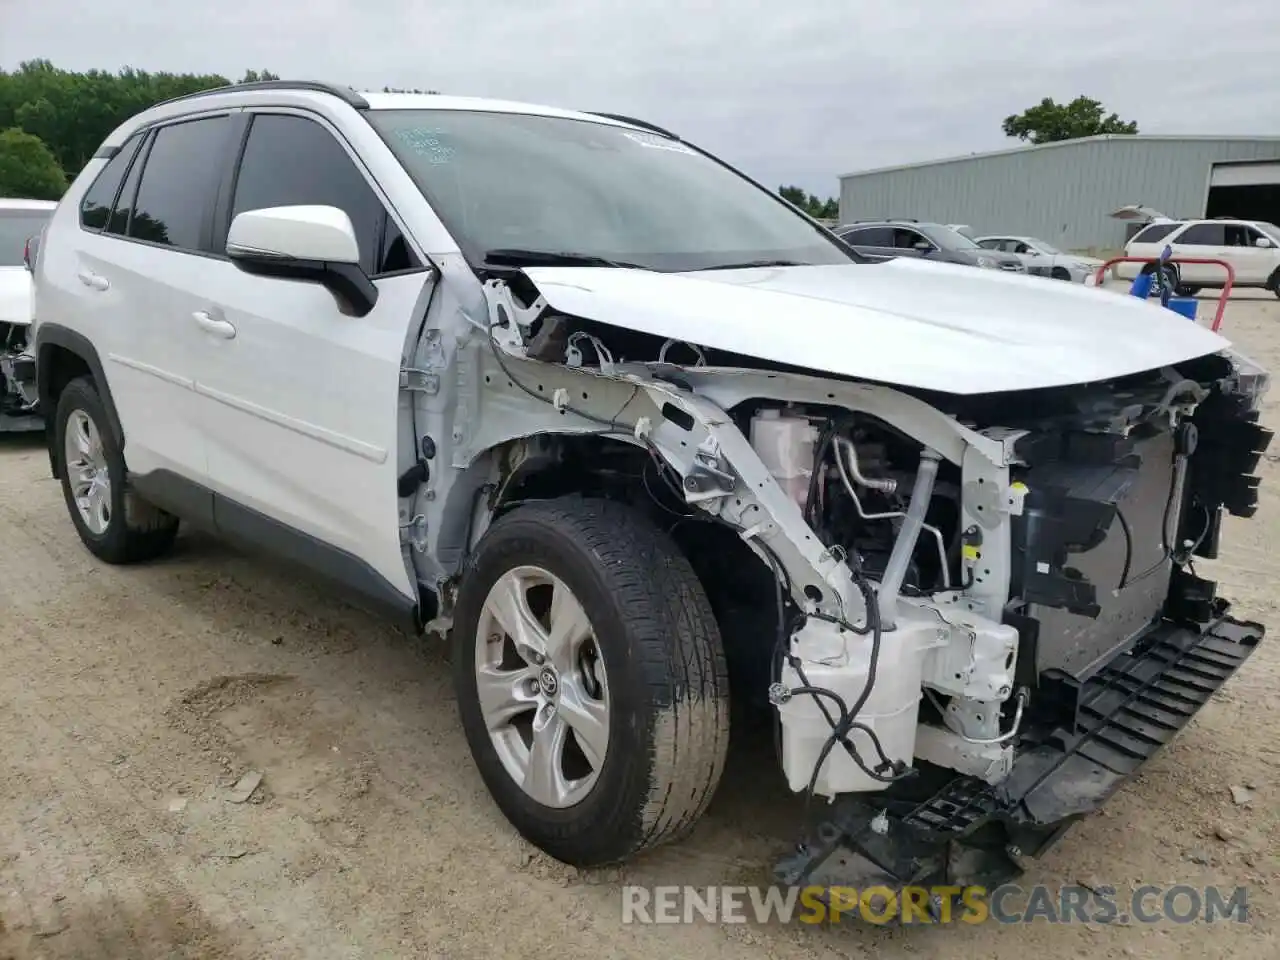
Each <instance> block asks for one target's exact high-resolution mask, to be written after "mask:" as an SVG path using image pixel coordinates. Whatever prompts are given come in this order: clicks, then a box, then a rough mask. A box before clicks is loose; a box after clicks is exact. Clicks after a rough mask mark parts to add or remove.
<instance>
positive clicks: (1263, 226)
mask: <svg viewBox="0 0 1280 960" xmlns="http://www.w3.org/2000/svg"><path fill="white" fill-rule="evenodd" d="M1253 225H1254V226H1255V227H1257V228H1258V229H1259V230H1261V231H1262V232H1263V233H1265V234H1266V235H1267V236H1269V237H1270V238H1271V239H1272V240H1274V241H1275V242H1276V243H1280V227H1277V226H1276V225H1275V224H1274V223H1270V222H1269V221H1266V220H1255V221H1254V224H1253Z"/></svg>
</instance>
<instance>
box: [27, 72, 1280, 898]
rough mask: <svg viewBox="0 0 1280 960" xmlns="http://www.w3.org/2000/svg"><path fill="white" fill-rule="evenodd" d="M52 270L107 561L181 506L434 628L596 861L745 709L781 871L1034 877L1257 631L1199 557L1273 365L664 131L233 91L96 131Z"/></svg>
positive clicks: (401, 100) (462, 703) (513, 778)
mask: <svg viewBox="0 0 1280 960" xmlns="http://www.w3.org/2000/svg"><path fill="white" fill-rule="evenodd" d="M35 269H36V275H35V284H36V288H35V314H36V318H35V319H36V322H35V332H34V335H33V336H32V338H31V342H32V349H33V350H34V354H35V360H36V362H35V368H36V370H35V376H36V379H37V384H36V387H37V396H38V401H39V407H40V410H41V411H42V412H43V413H44V414H45V415H46V417H47V420H48V423H49V439H50V443H49V456H50V465H51V468H52V470H53V472H54V474H55V475H56V476H57V477H58V478H59V479H60V480H61V483H62V489H63V492H64V495H65V498H66V503H67V506H68V508H69V514H70V519H71V522H72V523H73V524H74V525H75V529H76V531H77V532H78V534H79V536H80V538H81V539H82V540H83V542H84V544H85V546H86V547H87V548H88V549H89V550H90V551H92V552H93V553H94V554H96V555H97V556H98V557H100V558H101V559H102V560H104V561H106V562H108V563H128V562H133V561H143V560H147V559H149V558H154V557H157V556H158V555H160V554H162V553H164V552H165V551H166V550H167V549H169V547H170V546H171V544H172V543H173V541H174V536H175V533H176V531H177V529H178V525H179V523H180V522H188V523H190V524H193V525H196V526H203V527H206V528H209V529H211V530H213V531H215V532H216V533H218V534H220V535H222V536H225V537H226V538H228V539H230V540H232V541H236V542H239V543H241V544H245V545H248V546H250V547H253V548H261V549H264V550H267V551H273V552H275V553H277V554H280V555H283V556H284V557H287V558H290V559H292V560H294V561H296V562H297V563H298V564H301V565H303V566H306V567H309V568H310V569H312V570H313V571H315V572H316V573H317V574H320V575H323V576H325V577H328V578H330V579H332V580H333V581H335V582H336V583H338V584H341V585H343V586H345V587H346V588H348V589H349V590H350V592H351V596H353V597H357V598H360V599H361V600H362V601H363V602H366V603H368V604H370V605H372V606H376V607H378V608H380V609H382V610H384V611H386V612H387V613H388V615H389V616H390V617H392V618H394V619H395V620H396V621H398V622H399V623H401V624H404V625H406V626H407V627H409V628H410V629H413V630H419V631H424V632H432V633H440V634H443V635H449V636H451V642H452V645H453V660H452V662H453V666H454V669H455V671H456V676H455V682H456V686H457V698H458V706H459V711H460V714H461V724H462V728H463V730H464V731H465V735H466V738H467V740H468V742H469V744H470V747H471V750H472V753H473V756H474V758H475V762H476V763H477V765H478V768H479V771H480V773H481V775H482V777H483V779H484V782H485V783H486V785H487V786H488V788H489V790H490V792H491V794H492V796H493V797H494V798H495V800H496V803H497V806H498V807H499V808H500V809H501V811H502V813H503V814H505V816H506V817H507V818H508V819H509V820H510V821H511V822H512V823H513V824H514V825H515V827H516V828H517V829H518V830H519V831H520V832H521V833H522V834H523V835H524V836H526V837H527V838H529V839H530V840H531V841H532V842H533V843H535V844H537V845H538V846H539V847H541V848H542V849H543V850H545V851H547V852H548V853H549V854H551V855H552V856H554V857H557V858H559V859H561V860H563V861H567V862H569V863H573V864H579V865H589V864H601V863H608V862H618V861H620V860H624V859H626V858H628V857H630V856H632V855H634V854H636V853H637V852H638V851H641V850H642V849H645V848H648V847H651V846H653V845H655V844H658V843H660V842H663V841H667V840H670V839H672V838H675V837H678V836H681V835H683V834H685V833H686V832H687V831H689V830H690V829H691V828H692V827H693V825H694V823H695V821H697V820H698V818H699V816H700V815H701V814H702V813H703V811H704V809H705V808H706V806H707V804H708V801H709V799H710V798H711V796H712V793H713V791H714V790H715V788H716V785H717V782H718V780H719V779H720V776H721V771H722V767H723V764H724V761H725V754H726V749H727V746H728V741H729V727H730V715H731V711H730V706H731V701H732V703H733V705H734V706H735V708H737V707H741V709H742V711H743V715H746V716H750V715H751V712H752V710H753V709H754V710H756V711H758V712H757V713H756V714H755V715H756V716H764V717H766V718H767V719H768V722H769V724H770V725H771V726H772V728H773V734H774V736H775V738H776V740H775V745H776V751H777V762H778V765H779V768H780V775H781V776H782V777H783V778H784V779H785V781H786V783H787V784H788V785H789V786H790V788H791V789H792V790H793V791H795V792H796V793H798V794H803V795H804V796H805V798H806V802H805V803H804V804H802V805H797V811H799V810H800V808H801V807H803V810H804V814H803V815H801V814H800V813H799V812H797V819H798V820H799V819H803V820H804V822H802V823H801V822H798V823H797V824H796V830H797V833H798V834H799V835H800V838H801V842H800V844H799V845H798V847H797V848H796V850H795V851H790V852H788V854H787V856H786V857H785V858H784V859H783V860H782V861H780V862H779V864H778V866H777V875H778V877H779V878H780V879H781V880H782V881H784V882H788V883H801V882H804V883H824V882H836V881H838V882H842V883H855V884H861V883H864V882H867V880H868V878H873V879H874V880H875V881H876V882H893V883H900V884H902V883H924V882H942V881H945V882H949V883H972V882H986V883H990V882H993V881H995V880H999V879H1002V878H1007V877H1010V876H1014V875H1016V873H1017V872H1018V871H1019V870H1020V869H1021V866H1020V858H1021V856H1022V855H1036V854H1038V853H1039V852H1040V851H1041V850H1043V849H1045V848H1046V847H1047V846H1048V845H1049V844H1050V843H1051V842H1052V841H1054V840H1055V839H1057V838H1058V837H1059V836H1060V835H1061V834H1062V832H1063V829H1064V827H1066V826H1067V825H1068V824H1070V823H1071V822H1072V821H1073V820H1075V819H1077V818H1079V817H1081V816H1083V815H1085V814H1087V813H1089V812H1090V811H1092V810H1094V809H1096V808H1097V807H1098V806H1099V805H1101V804H1102V803H1104V802H1105V800H1106V798H1107V797H1108V796H1109V795H1110V794H1111V793H1112V791H1114V790H1115V789H1116V788H1117V786H1119V784H1121V783H1122V782H1123V781H1124V780H1125V779H1126V778H1128V777H1130V776H1131V775H1132V774H1133V773H1134V772H1135V771H1136V770H1137V769H1138V768H1139V767H1140V766H1141V765H1142V764H1143V763H1144V762H1145V761H1146V760H1147V759H1148V758H1149V757H1151V756H1152V755H1153V754H1154V753H1155V752H1156V751H1157V750H1158V749H1159V748H1160V747H1162V746H1163V745H1165V744H1166V743H1167V742H1169V740H1170V739H1171V738H1172V737H1173V736H1174V735H1175V734H1176V733H1177V732H1178V731H1179V730H1180V729H1182V728H1183V727H1184V726H1185V725H1186V724H1187V722H1188V721H1189V720H1190V719H1191V717H1192V716H1194V715H1195V713H1196V711H1197V710H1199V709H1200V708H1201V707H1202V706H1203V705H1204V704H1205V702H1206V701H1207V700H1208V698H1209V697H1210V696H1211V695H1213V693H1214V692H1215V691H1216V690H1217V689H1218V688H1219V687H1220V686H1221V685H1222V684H1223V683H1224V682H1225V681H1226V680H1227V679H1228V678H1229V677H1230V676H1231V674H1232V673H1233V672H1234V671H1235V670H1236V669H1237V668H1238V667H1239V666H1240V665H1241V663H1243V662H1244V660H1245V659H1246V658H1247V657H1248V656H1249V655H1250V654H1251V652H1252V651H1253V650H1254V648H1255V646H1256V645H1257V644H1258V643H1259V641H1260V640H1261V638H1262V636H1263V627H1262V626H1260V625H1258V624H1255V623H1249V622H1243V621H1241V620H1238V619H1233V618H1232V617H1231V616H1230V615H1229V613H1228V603H1227V601H1226V600H1224V599H1222V598H1221V597H1220V596H1219V595H1218V594H1217V592H1216V590H1215V584H1214V583H1213V582H1211V581H1209V580H1206V579H1204V578H1202V577H1200V576H1198V575H1197V574H1196V573H1195V570H1194V562H1195V560H1196V558H1199V557H1214V556H1216V555H1217V553H1218V551H1219V547H1220V535H1221V531H1222V524H1221V519H1222V517H1223V514H1224V512H1227V513H1232V514H1235V515H1237V516H1246V517H1247V516H1250V515H1251V514H1252V513H1253V512H1254V510H1255V508H1256V503H1257V491H1256V487H1257V483H1258V480H1257V477H1256V476H1254V474H1253V471H1254V469H1255V467H1256V465H1257V463H1258V460H1259V457H1260V456H1261V453H1262V451H1264V450H1265V448H1266V445H1267V443H1268V441H1269V440H1270V434H1269V433H1268V431H1267V430H1265V429H1263V427H1261V426H1260V425H1259V422H1258V409H1259V406H1258V404H1259V397H1260V396H1261V395H1262V393H1263V392H1264V391H1265V389H1266V388H1267V385H1268V376H1267V374H1266V373H1265V372H1264V371H1262V370H1260V369H1259V368H1258V367H1257V366H1255V365H1254V364H1253V363H1251V362H1250V361H1249V360H1248V359H1246V358H1244V357H1242V356H1240V355H1238V354H1237V353H1235V352H1233V351H1232V350H1231V349H1230V346H1229V344H1228V343H1227V341H1226V340H1224V339H1222V338H1221V337H1220V336H1218V335H1217V334H1214V333H1211V332H1210V331H1208V330H1207V329H1204V328H1202V327H1199V326H1196V325H1195V324H1189V323H1187V322H1186V321H1185V320H1184V319H1182V318H1179V317H1177V316H1176V315H1174V314H1172V313H1170V312H1169V311H1167V310H1162V309H1159V308H1158V307H1156V306H1153V305H1149V304H1146V303H1143V302H1140V301H1138V300H1137V299H1135V298H1132V297H1124V296H1117V295H1115V294H1114V293H1108V292H1105V291H1100V290H1095V289H1089V288H1083V287H1076V286H1071V285H1067V284H1062V285H1057V284H1046V283H1044V282H1043V281H1042V280H1039V279H1035V278H1031V277H1028V276H1026V275H1016V274H1012V273H1006V272H1003V271H997V270H973V269H970V268H966V267H962V266H955V265H950V264H944V263H934V262H930V261H928V260H925V259H914V258H899V259H891V260H887V261H885V262H878V263H872V262H866V261H864V260H863V259H862V258H860V257H859V256H858V255H857V254H856V253H854V252H853V251H852V250H851V249H850V248H849V247H848V246H847V245H845V244H843V243H841V242H840V241H839V240H838V239H836V238H835V237H834V235H833V234H831V233H830V232H829V231H827V230H826V229H825V228H823V227H822V226H820V225H819V224H818V223H816V222H815V221H813V220H811V219H809V218H808V217H806V216H805V215H803V214H802V213H800V212H798V211H797V210H795V209H794V208H793V207H791V206H790V205H788V204H787V203H786V202H784V201H783V200H782V199H780V198H779V197H777V196H776V195H774V194H772V193H771V192H769V191H768V190H765V189H764V188H762V187H760V186H759V185H758V184H756V183H754V182H753V181H751V180H749V179H748V178H746V177H745V176H743V175H742V174H740V173H738V172H736V171H735V170H734V169H732V168H731V167H729V166H727V165H726V164H725V163H723V162H721V161H720V160H717V159H716V158H714V157H712V156H711V155H709V154H707V153H706V152H704V151H703V150H700V149H699V148H697V147H696V146H694V145H692V144H690V143H688V142H687V141H685V140H683V139H681V138H680V137H678V136H676V135H673V134H671V133H669V132H666V131H664V130H661V129H658V128H656V127H653V126H651V125H648V124H646V123H643V122H639V121H635V120H628V119H626V118H622V117H617V116H612V115H599V114H591V113H576V112H568V111H564V110H558V109H551V108H544V107H536V106H528V105H521V104H514V103H506V102H493V101H488V100H472V99H465V98H454V97H442V96H427V95H407V94H373V93H371V94H367V95H366V94H360V93H356V92H354V91H351V90H348V89H340V88H335V87H329V86H325V85H322V84H314V83H285V82H278V81H270V82H264V83H257V84H245V85H240V86H233V87H228V88H222V89H218V90H211V91H208V92H205V93H201V94H197V95H193V96H188V97H185V98H182V99H179V100H176V101H171V102H167V103H164V104H160V105H158V106H155V107H153V108H151V109H149V110H147V111H145V112H144V113H142V114H141V115H139V116H137V117H135V118H133V119H131V120H129V121H128V122H126V123H125V124H123V125H122V126H121V127H119V129H117V130H115V131H114V132H113V133H111V135H110V136H109V137H107V139H106V141H105V142H104V143H103V144H102V146H101V148H100V149H99V151H98V152H97V154H96V155H95V157H94V158H93V160H92V162H90V163H89V164H88V165H87V167H86V168H85V169H84V170H83V171H82V172H81V173H80V174H79V176H78V177H76V179H75V182H74V183H73V185H72V186H71V188H70V189H69V191H68V192H67V194H66V196H65V198H64V199H63V200H62V201H61V203H60V204H59V206H58V209H57V211H56V212H55V214H54V216H53V219H52V221H51V223H50V225H49V227H48V230H47V233H46V236H45V239H44V242H43V244H42V247H41V250H40V255H39V258H38V260H37V263H36V268H35ZM738 715H739V711H738V710H737V709H735V710H734V716H735V717H736V716H738ZM815 797H821V798H825V799H826V800H827V801H830V802H829V803H826V804H824V805H823V806H822V811H823V812H822V814H821V816H817V814H816V811H815V812H814V814H813V816H812V820H813V822H810V810H811V808H812V807H813V806H814V804H813V803H811V802H809V801H812V800H813V799H814V798H815Z"/></svg>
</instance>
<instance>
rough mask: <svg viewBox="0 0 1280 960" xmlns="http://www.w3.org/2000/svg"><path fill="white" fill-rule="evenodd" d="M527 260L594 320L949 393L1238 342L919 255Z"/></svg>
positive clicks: (1162, 317)
mask: <svg viewBox="0 0 1280 960" xmlns="http://www.w3.org/2000/svg"><path fill="white" fill-rule="evenodd" d="M525 273H526V274H528V276H529V278H530V279H531V280H532V281H533V282H534V284H535V285H536V286H537V288H538V290H539V291H540V292H541V293H542V295H543V297H544V298H545V299H546V301H547V303H549V304H550V305H551V306H552V307H553V308H554V309H556V310H559V311H561V312H563V313H568V314H572V315H574V316H578V317H582V318H584V319H589V320H595V321H598V322H601V323H608V324H612V325H614V326H618V327H625V328H628V329H631V330H637V331H640V332H643V333H648V334H653V335H655V336H660V337H675V338H677V339H681V340H687V341H689V342H691V343H696V344H700V345H702V346H705V347H710V348H713V349H719V350H729V351H733V352H735V353H740V354H744V355H747V356H751V357H755V358H758V359H760V360H765V361H769V362H773V363H778V364H787V365H791V366H798V367H807V368H809V369H811V370H815V371H823V372H827V373H831V374H836V375H841V376H848V377H855V378H857V379H861V380H875V381H879V382H881V383H889V384H895V385H897V386H905V387H917V388H921V389H927V390H940V391H945V392H949V393H962V394H974V393H991V392H996V391H1003V390H1025V389H1030V388H1034V387H1053V386H1064V385H1067V384H1073V383H1084V382H1088V381H1092V380H1105V379H1109V378H1111V377H1118V376H1122V375H1124V374H1129V373H1137V372H1140V371H1143V370H1151V369H1155V368H1157V367H1162V366H1165V365H1167V364H1171V363H1178V362H1180V361H1183V360H1188V359H1190V358H1192V357H1198V356H1203V355H1204V354H1207V353H1215V352H1218V351H1220V350H1225V349H1226V348H1227V347H1229V346H1230V344H1229V342H1228V341H1227V340H1225V339H1224V338H1222V337H1220V336H1218V335H1217V334H1215V333H1212V332H1210V331H1209V330H1208V329H1206V328H1204V327H1201V326H1198V325H1197V324H1195V323H1192V322H1191V321H1189V320H1187V319H1186V318H1184V317H1182V316H1180V315H1179V314H1176V313H1174V312H1173V311H1172V310H1166V309H1164V308H1162V307H1159V306H1157V305H1155V304H1148V303H1146V302H1144V301H1142V300H1139V299H1137V298H1136V297H1131V296H1128V295H1127V294H1120V293H1115V292H1108V291H1105V290H1099V289H1095V288H1091V287H1085V286H1083V285H1080V284H1066V283H1046V282H1045V281H1044V280H1043V279H1041V278H1038V277H1030V276H1018V275H1010V274H1006V273H1003V272H1000V271H996V270H983V269H980V268H977V267H967V266H958V265H951V264H937V263H927V262H925V261H922V260H916V259H911V258H898V259H894V260H889V261H886V262H883V263H879V264H850V265H848V266H845V265H839V266H814V267H782V268H757V269H748V270H718V271H707V272H698V273H653V272H650V271H646V270H620V269H614V268H610V267H528V268H526V269H525ZM628 359H633V360H635V359H641V358H638V357H630V358H628Z"/></svg>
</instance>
